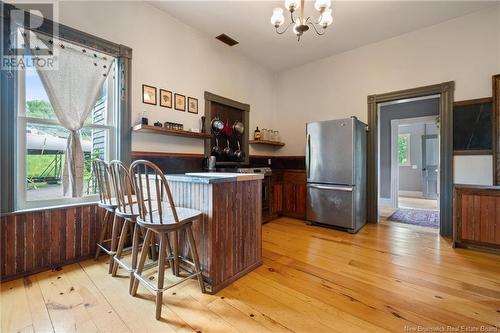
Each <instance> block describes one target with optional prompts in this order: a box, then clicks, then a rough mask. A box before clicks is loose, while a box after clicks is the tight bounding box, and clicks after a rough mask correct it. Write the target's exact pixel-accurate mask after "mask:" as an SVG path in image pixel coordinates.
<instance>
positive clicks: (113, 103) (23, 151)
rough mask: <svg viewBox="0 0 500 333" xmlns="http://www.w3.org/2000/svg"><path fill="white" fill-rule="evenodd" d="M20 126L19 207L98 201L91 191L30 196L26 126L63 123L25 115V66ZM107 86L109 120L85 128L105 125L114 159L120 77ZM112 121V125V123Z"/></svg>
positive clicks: (108, 150) (20, 83)
mask: <svg viewBox="0 0 500 333" xmlns="http://www.w3.org/2000/svg"><path fill="white" fill-rule="evenodd" d="M112 70H113V72H114V74H116V64H113V68H112ZM17 74H18V75H17V77H18V80H17V99H18V101H17V110H16V111H17V115H16V120H17V129H16V143H17V149H16V157H15V159H16V169H15V170H16V171H15V173H16V179H15V182H16V185H15V186H16V202H17V204H16V209H18V210H26V209H32V208H42V207H54V206H64V205H73V204H79V203H88V202H96V201H98V200H99V195H98V194H92V195H87V196H82V197H80V198H71V197H63V196H62V194H61V197H60V198H57V199H48V200H31V201H28V200H27V190H28V189H27V184H26V160H27V156H28V154H27V142H26V128H27V126H28V124H38V125H50V126H59V127H62V126H61V125H60V123H59V121H58V120H57V119H43V118H36V117H28V116H26V102H27V101H26V70H25V69H19V70H18V71H17ZM105 83H106V84H107V85H108V86H107V97H106V104H107V105H106V124H107V125H101V124H88V125H84V126H83V127H82V129H83V128H87V129H88V128H90V129H104V130H107V131H108V135H107V139H106V144H105V145H106V159H107V160H113V159H116V157H117V141H118V138H117V136H118V135H119V133H118V131H119V129H118V124H117V119H118V115H117V109H118V108H117V102H118V101H117V100H116V96H117V86H118V81H117V80H116V79H115V80H106V81H105ZM110 123H111V125H109V124H110Z"/></svg>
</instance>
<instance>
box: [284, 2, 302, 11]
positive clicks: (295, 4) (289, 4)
mask: <svg viewBox="0 0 500 333" xmlns="http://www.w3.org/2000/svg"><path fill="white" fill-rule="evenodd" d="M285 7H286V8H287V9H288V10H289V11H291V12H293V11H294V10H297V9H299V8H300V0H285Z"/></svg>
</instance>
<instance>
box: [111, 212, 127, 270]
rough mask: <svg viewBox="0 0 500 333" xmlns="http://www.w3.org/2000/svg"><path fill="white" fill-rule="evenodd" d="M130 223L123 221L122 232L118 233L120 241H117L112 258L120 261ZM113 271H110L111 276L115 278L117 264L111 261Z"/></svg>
mask: <svg viewBox="0 0 500 333" xmlns="http://www.w3.org/2000/svg"><path fill="white" fill-rule="evenodd" d="M129 225H130V223H129V222H128V221H127V220H124V221H123V225H122V232H121V233H120V239H119V241H118V247H117V249H116V254H115V256H114V257H113V258H117V259H120V258H121V257H122V253H123V248H124V247H125V242H126V241H127V234H128V230H129ZM113 262H114V263H113V270H112V271H111V276H113V277H115V276H116V272H117V271H118V266H119V265H118V262H116V261H115V260H113Z"/></svg>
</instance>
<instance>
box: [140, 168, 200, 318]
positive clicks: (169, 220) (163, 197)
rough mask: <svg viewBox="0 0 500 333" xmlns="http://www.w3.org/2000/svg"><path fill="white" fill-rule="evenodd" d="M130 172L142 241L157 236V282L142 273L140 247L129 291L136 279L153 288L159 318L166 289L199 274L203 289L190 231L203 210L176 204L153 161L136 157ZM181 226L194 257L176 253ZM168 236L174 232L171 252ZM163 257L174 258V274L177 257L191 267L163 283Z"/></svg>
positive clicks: (143, 251)
mask: <svg viewBox="0 0 500 333" xmlns="http://www.w3.org/2000/svg"><path fill="white" fill-rule="evenodd" d="M130 175H131V176H132V179H133V182H134V188H135V193H136V195H137V199H138V201H139V216H138V217H137V224H139V225H140V226H142V227H144V228H146V230H147V231H146V236H145V240H144V244H147V243H148V242H149V239H150V238H151V237H152V235H153V234H156V235H157V237H158V239H159V240H160V247H159V256H158V283H157V285H156V286H154V285H152V284H150V283H149V282H148V281H147V279H146V278H144V277H143V275H142V273H143V270H144V262H145V260H146V255H147V251H146V250H145V247H143V249H142V251H141V256H140V258H139V264H138V266H137V271H136V272H135V274H134V275H135V280H134V283H133V287H132V295H133V296H135V295H136V294H137V287H138V283H139V281H140V282H142V283H143V284H144V286H145V287H147V288H149V289H150V290H152V291H154V292H156V319H160V317H161V307H162V300H163V292H164V291H165V290H167V289H169V288H172V287H174V286H176V285H178V284H180V283H182V282H184V281H186V280H188V279H191V278H193V277H195V276H196V277H197V278H198V283H199V284H200V289H201V292H202V293H204V292H205V284H204V282H203V277H202V271H201V267H200V261H199V258H198V253H197V251H196V244H195V241H194V237H193V231H192V229H191V225H192V223H193V221H194V220H197V219H199V218H200V216H201V215H202V213H201V212H200V211H198V210H195V209H190V208H183V207H175V204H174V200H173V198H172V193H171V192H170V188H169V186H168V182H167V180H166V178H165V176H164V175H163V173H162V171H161V170H160V168H158V167H157V166H156V165H155V164H154V163H151V162H149V161H145V160H138V161H135V162H133V163H132V165H131V166H130ZM155 203H156V210H154V208H155V206H154V204H155ZM182 230H185V231H186V235H187V240H188V243H189V249H190V252H191V256H192V258H193V261H190V260H188V259H187V258H184V257H181V256H179V254H178V246H177V244H178V243H177V242H178V240H177V233H178V232H179V231H182ZM171 236H173V242H174V253H173V254H172V251H171V249H170V242H169V238H170V237H171ZM166 260H169V261H170V260H173V262H174V264H173V265H172V272H173V273H174V275H177V274H178V270H179V265H178V261H179V260H181V261H183V262H184V263H186V264H188V265H189V266H191V267H192V268H193V271H192V272H189V273H190V274H189V275H188V276H187V277H184V278H183V279H182V280H180V281H178V282H177V283H175V284H173V285H170V286H167V287H164V285H163V284H164V277H165V263H166Z"/></svg>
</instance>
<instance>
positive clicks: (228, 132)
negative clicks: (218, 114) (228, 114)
mask: <svg viewBox="0 0 500 333" xmlns="http://www.w3.org/2000/svg"><path fill="white" fill-rule="evenodd" d="M222 134H223V135H224V136H225V137H226V138H230V137H231V136H232V135H233V128H232V126H229V120H227V119H226V124H225V125H224V129H223V130H222Z"/></svg>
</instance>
